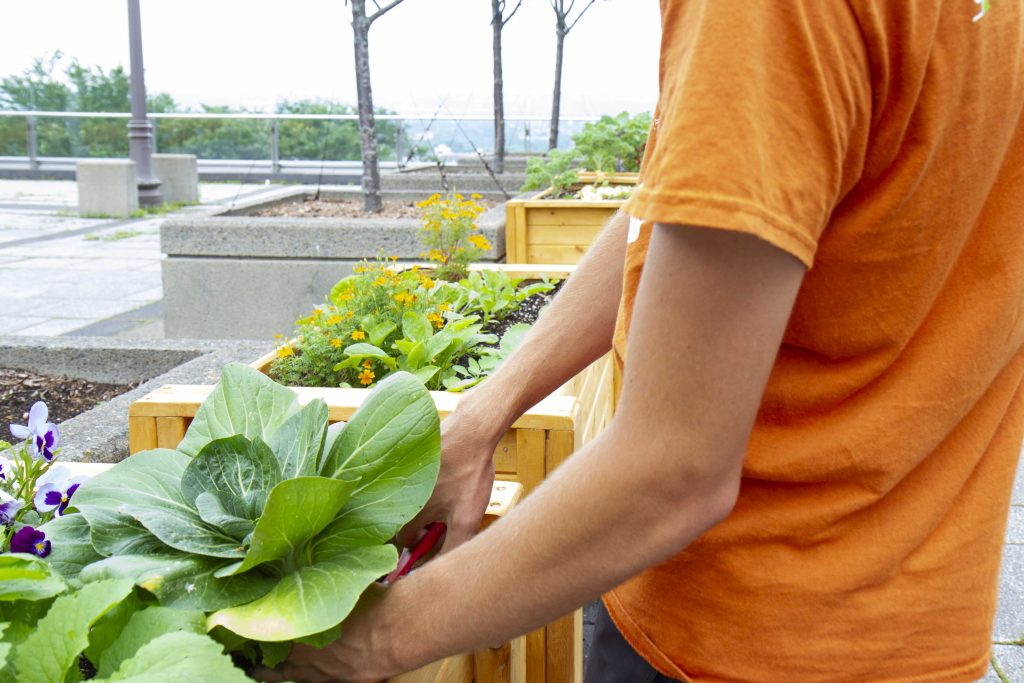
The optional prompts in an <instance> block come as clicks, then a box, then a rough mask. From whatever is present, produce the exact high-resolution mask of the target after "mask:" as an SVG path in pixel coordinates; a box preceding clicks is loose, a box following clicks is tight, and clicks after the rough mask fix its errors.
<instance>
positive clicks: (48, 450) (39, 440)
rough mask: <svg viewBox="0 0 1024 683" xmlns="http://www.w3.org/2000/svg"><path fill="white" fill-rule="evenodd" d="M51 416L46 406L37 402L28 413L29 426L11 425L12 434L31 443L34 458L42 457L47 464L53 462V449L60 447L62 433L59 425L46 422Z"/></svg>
mask: <svg viewBox="0 0 1024 683" xmlns="http://www.w3.org/2000/svg"><path fill="white" fill-rule="evenodd" d="M49 416H50V412H49V410H48V409H47V408H46V404H45V403H43V402H42V401H36V402H35V404H34V405H33V406H32V409H31V410H29V411H28V425H11V434H13V435H14V436H16V437H17V438H19V439H26V440H30V441H31V443H32V457H34V458H38V457H40V456H42V457H43V458H44V459H45V460H46V462H50V461H51V460H53V449H55V448H56V447H57V446H59V445H60V432H58V431H57V425H55V424H53V423H52V422H47V421H46V419H47V418H48V417H49Z"/></svg>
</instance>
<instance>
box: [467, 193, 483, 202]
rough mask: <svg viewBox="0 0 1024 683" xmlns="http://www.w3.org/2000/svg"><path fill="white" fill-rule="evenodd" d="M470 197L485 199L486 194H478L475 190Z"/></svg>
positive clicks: (474, 199)
mask: <svg viewBox="0 0 1024 683" xmlns="http://www.w3.org/2000/svg"><path fill="white" fill-rule="evenodd" d="M469 198H470V199H472V200H473V201H476V200H477V199H483V198H484V196H483V195H482V194H477V193H476V192H474V193H473V194H471V195H469Z"/></svg>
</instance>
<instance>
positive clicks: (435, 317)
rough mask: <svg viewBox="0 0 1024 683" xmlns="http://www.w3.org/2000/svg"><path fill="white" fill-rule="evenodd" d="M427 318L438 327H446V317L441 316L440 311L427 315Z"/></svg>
mask: <svg viewBox="0 0 1024 683" xmlns="http://www.w3.org/2000/svg"><path fill="white" fill-rule="evenodd" d="M427 320H429V321H430V322H431V323H433V325H434V327H436V328H437V329H441V328H442V327H444V318H442V317H441V314H440V313H431V314H430V315H428V316H427Z"/></svg>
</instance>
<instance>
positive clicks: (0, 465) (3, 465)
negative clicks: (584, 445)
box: [0, 455, 11, 481]
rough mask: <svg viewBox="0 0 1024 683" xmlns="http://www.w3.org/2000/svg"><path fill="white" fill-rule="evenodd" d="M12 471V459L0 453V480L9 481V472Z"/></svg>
mask: <svg viewBox="0 0 1024 683" xmlns="http://www.w3.org/2000/svg"><path fill="white" fill-rule="evenodd" d="M10 471H11V461H10V460H8V459H7V458H5V457H3V456H2V455H0V481H7V473H8V472H10Z"/></svg>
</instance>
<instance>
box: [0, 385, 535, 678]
mask: <svg viewBox="0 0 1024 683" xmlns="http://www.w3.org/2000/svg"><path fill="white" fill-rule="evenodd" d="M45 412H46V411H45V406H43V405H42V404H37V405H36V406H35V407H34V408H33V411H32V417H33V419H32V420H30V422H29V425H28V426H27V427H20V428H19V429H20V431H21V432H23V433H24V434H23V436H25V437H26V440H25V442H24V443H23V444H21V446H20V448H12V447H10V446H9V445H7V444H5V445H4V446H5V448H6V449H8V450H10V451H12V455H13V456H14V457H13V458H11V459H5V460H4V462H3V464H4V466H5V478H4V479H3V481H2V482H0V492H2V495H0V498H2V499H3V502H2V504H0V514H3V515H4V525H3V526H4V529H3V535H2V538H0V551H10V553H5V554H2V555H0V573H2V574H3V576H4V579H5V580H4V581H2V582H0V583H2V584H3V585H2V586H0V610H3V611H4V615H5V619H4V621H5V622H8V623H6V624H5V631H6V632H3V633H0V667H3V668H4V669H5V670H6V671H8V672H9V673H10V674H15V673H16V675H17V680H19V681H26V682H27V683H35V682H36V681H39V682H51V681H61V680H67V679H68V678H69V677H71V676H73V675H74V674H75V673H76V672H75V671H74V670H75V669H79V670H80V672H81V676H79V677H77V678H76V680H81V678H82V677H84V678H88V679H95V680H97V681H106V680H111V681H113V680H125V679H131V680H135V678H136V677H138V678H139V680H141V679H142V678H143V677H146V680H171V679H173V680H179V679H183V678H184V677H185V676H192V677H195V678H197V679H201V680H205V679H206V678H207V677H208V676H213V677H214V678H216V680H223V681H247V680H249V678H248V677H247V676H246V673H244V672H243V670H242V669H244V668H248V666H250V665H254V664H258V663H262V664H263V665H266V666H274V665H275V663H276V662H279V661H281V660H283V659H284V658H285V657H286V656H287V654H288V652H289V650H290V649H291V644H292V643H293V642H303V643H307V644H313V645H319V644H326V643H329V642H330V641H331V640H333V639H334V638H335V637H336V636H337V633H338V626H339V624H340V622H341V621H342V620H343V619H344V618H345V616H346V615H347V614H348V612H349V611H350V610H351V609H352V607H353V606H354V605H355V603H356V601H357V600H358V598H359V595H360V594H361V593H362V592H363V590H364V589H366V588H367V587H369V586H370V585H371V584H373V583H374V582H376V581H377V579H378V578H379V577H380V576H382V575H385V574H387V575H388V580H390V581H394V580H398V578H400V576H401V574H402V573H403V572H404V571H407V570H409V569H411V565H410V564H406V565H404V566H403V565H402V564H401V563H399V562H398V554H397V552H396V550H395V548H394V547H393V546H392V545H391V543H390V538H391V537H392V536H393V534H394V532H395V531H397V529H398V528H400V526H401V525H402V524H404V523H405V522H407V521H408V520H409V519H411V518H412V517H413V516H414V515H415V514H416V513H417V512H418V511H419V510H420V509H421V507H422V505H423V504H424V503H425V502H426V500H427V498H428V497H429V495H430V491H431V490H432V488H433V482H434V480H435V479H436V476H437V470H438V464H439V459H440V431H439V420H438V417H437V413H436V411H435V410H434V407H433V404H432V402H431V400H430V398H429V396H428V395H427V392H426V391H425V390H424V389H423V387H422V385H421V384H420V383H419V382H417V381H416V380H415V379H414V378H412V377H411V376H409V375H408V374H405V373H399V374H396V375H395V376H393V377H392V378H390V379H389V380H388V381H387V382H384V383H382V385H381V386H380V387H378V388H377V389H376V390H375V391H374V392H372V395H371V396H369V397H368V398H367V400H366V402H365V403H364V405H363V407H362V409H361V410H360V411H359V412H358V414H356V415H354V416H353V417H352V419H351V421H350V422H349V423H348V424H346V425H337V426H336V427H331V428H329V427H328V424H327V409H326V406H325V405H324V404H323V403H322V402H319V401H313V402H311V403H308V404H305V405H303V404H300V402H299V401H298V399H297V397H296V396H295V394H294V392H292V391H290V390H289V389H287V388H285V387H282V386H280V385H277V384H275V383H274V382H272V381H271V380H269V379H268V378H266V377H265V376H263V375H262V374H261V373H258V372H256V371H255V370H252V369H251V368H248V367H245V366H241V365H235V366H229V367H228V368H226V369H225V371H224V373H223V375H222V379H221V383H220V384H219V385H218V386H217V388H216V390H215V391H214V393H213V394H212V395H211V396H210V397H209V398H208V399H207V401H206V402H204V404H203V405H202V406H201V407H200V409H199V411H198V413H197V416H196V420H195V421H194V423H193V425H192V427H191V428H190V429H189V431H188V432H187V433H186V434H185V438H184V439H183V441H182V442H181V443H180V444H179V448H178V449H176V450H170V449H158V450H152V451H147V452H144V453H141V454H138V455H136V456H133V457H131V458H129V459H128V460H126V461H122V462H121V463H119V464H117V465H115V466H109V465H106V466H104V465H100V466H96V465H93V466H79V469H80V470H81V469H85V470H86V471H87V472H88V474H91V475H93V476H92V478H91V479H88V480H84V481H83V479H84V478H82V477H73V476H72V474H82V473H81V472H74V473H72V472H71V471H68V469H67V468H66V467H64V466H61V467H58V468H54V470H53V471H50V464H51V462H52V460H53V457H54V450H55V448H56V445H57V444H59V435H58V432H57V428H56V426H55V425H53V424H49V423H47V422H46V416H45ZM385 424H386V425H387V428H386V430H385V429H384V428H383V427H382V425H385ZM396 426H397V428H396ZM385 432H386V433H385ZM40 444H42V447H40ZM30 451H31V452H30ZM396 489H397V490H398V491H400V495H396ZM519 490H520V487H519V486H518V485H517V484H514V483H499V484H496V485H495V487H494V493H495V494H496V495H495V496H492V501H491V504H490V506H489V508H488V512H489V517H488V521H489V520H491V519H493V518H494V517H495V516H497V515H499V514H502V513H504V512H505V511H506V510H507V509H508V508H509V506H510V505H512V504H514V502H515V501H516V499H517V498H518V495H519ZM297 507H298V508H302V509H304V510H306V512H307V514H305V515H295V514H294V512H295V509H296V508H297ZM368 519H372V522H373V523H372V524H371V525H369V526H367V525H366V522H367V520H368ZM32 524H35V525H36V526H38V528H35V527H33V526H31V525H32ZM368 528H372V529H373V532H372V533H374V534H376V536H375V537H374V538H373V539H372V540H373V541H375V542H369V541H371V539H370V538H369V537H368V536H367V531H366V530H367V529H368ZM353 531H357V532H358V533H356V534H355V536H358V538H355V536H353ZM12 532H13V533H12ZM346 539H349V540H346ZM413 554H414V555H416V554H417V553H416V552H415V551H414V553H413ZM44 560H45V561H44ZM396 564H397V565H399V569H397V570H396V569H395V566H396ZM12 601H19V602H18V603H17V604H14V603H12ZM6 607H11V608H12V609H5V608H6ZM44 615H45V616H44ZM12 648H13V653H12V652H11V650H12ZM225 651H227V652H229V653H231V654H232V657H231V659H229V658H228V657H226V656H224V654H223V653H224V652H225ZM5 660H9V662H8V661H5ZM236 665H238V666H241V667H242V668H236ZM162 676H165V678H164V677H162ZM393 680H397V681H402V682H403V683H418V682H421V681H424V682H425V681H431V682H433V683H455V682H456V681H458V682H460V683H462V682H468V681H512V680H525V645H524V640H523V639H517V640H516V641H514V642H513V643H509V644H506V645H504V646H502V647H500V648H496V649H493V650H491V649H488V650H485V651H483V652H480V653H477V654H475V655H474V654H468V655H462V656H458V657H450V658H447V659H445V660H443V661H441V662H437V663H434V664H432V665H430V666H427V667H424V668H423V669H420V670H418V671H415V672H411V673H409V674H406V675H403V676H400V677H398V678H396V679H393Z"/></svg>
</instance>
